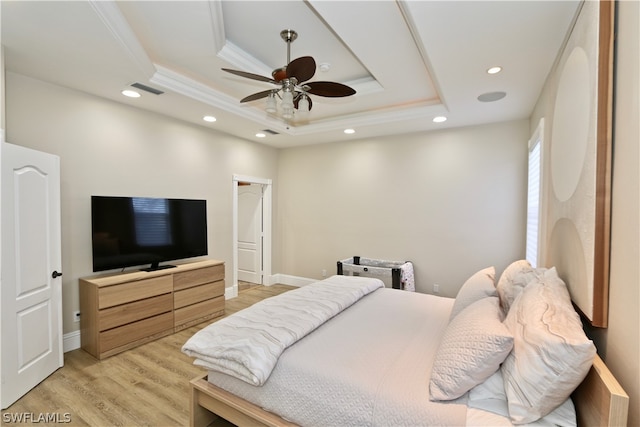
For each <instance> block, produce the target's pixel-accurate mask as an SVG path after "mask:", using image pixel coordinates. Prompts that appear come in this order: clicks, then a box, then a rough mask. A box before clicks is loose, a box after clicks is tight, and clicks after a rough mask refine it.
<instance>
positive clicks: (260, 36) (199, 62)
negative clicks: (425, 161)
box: [1, 0, 581, 147]
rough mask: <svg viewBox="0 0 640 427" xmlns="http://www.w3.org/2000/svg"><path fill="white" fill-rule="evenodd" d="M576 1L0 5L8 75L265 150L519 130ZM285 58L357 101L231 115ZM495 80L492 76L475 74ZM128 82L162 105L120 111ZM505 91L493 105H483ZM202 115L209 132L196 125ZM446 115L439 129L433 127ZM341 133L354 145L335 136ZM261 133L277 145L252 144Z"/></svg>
mask: <svg viewBox="0 0 640 427" xmlns="http://www.w3.org/2000/svg"><path fill="white" fill-rule="evenodd" d="M580 4H581V2H580V1H578V0H574V1H539V0H535V1H477V0H476V1H466V2H463V1H451V0H449V1H393V0H378V1H366V0H358V1H356V0H354V1H327V0H307V1H302V0H289V1H264V0H263V1H237V0H236V1H222V2H221V1H120V2H116V1H111V0H100V1H64V2H57V1H44V2H34V1H2V3H1V7H2V9H1V16H2V45H3V46H4V54H5V67H6V69H7V70H8V71H11V72H16V73H20V74H24V75H27V76H31V77H34V78H37V79H40V80H44V81H49V82H52V83H55V84H58V85H61V86H65V87H69V88H72V89H77V90H80V91H83V92H87V93H90V94H94V95H97V96H100V97H104V98H108V99H112V100H114V101H117V102H121V103H125V104H129V105H133V106H137V107H140V108H143V109H148V110H151V111H155V112H158V113H161V114H165V115H167V116H172V117H176V118H179V119H181V120H185V121H188V122H192V123H197V124H198V125H202V126H206V127H210V128H212V129H217V130H220V131H222V132H226V133H229V134H232V135H236V136H238V137H241V138H245V139H248V140H253V141H257V142H260V143H264V144H268V145H271V146H274V147H289V146H297V145H304V144H314V143H322V142H329V141H340V140H348V139H356V138H358V139H359V138H363V137H370V136H376V135H389V134H399V133H405V132H416V131H425V130H433V129H441V128H446V127H459V126H467V125H474V124H482V123H491V122H499V121H505V120H513V119H521V118H527V117H529V115H530V114H531V111H532V109H533V107H534V104H535V102H536V100H537V98H538V95H539V93H540V90H541V88H542V86H543V84H544V81H545V79H546V77H547V74H548V73H549V70H550V69H551V67H552V65H553V63H554V61H555V59H556V56H557V55H558V52H559V50H560V48H561V47H562V44H563V42H564V40H565V37H566V35H567V32H568V30H569V28H570V26H571V23H572V22H573V19H574V16H575V14H576V11H577V10H578V8H579V5H580ZM287 28H290V29H294V30H296V31H297V32H298V34H299V35H298V39H297V40H296V41H295V42H293V43H292V45H291V59H295V58H298V57H300V56H306V55H310V56H313V57H314V58H315V60H316V63H317V64H318V65H320V64H323V63H327V64H329V65H330V70H329V71H327V72H323V71H320V70H319V69H318V70H317V71H316V75H315V76H314V77H313V78H312V79H311V81H314V80H329V81H336V82H340V83H343V84H346V85H349V86H351V87H353V88H354V89H355V90H356V91H357V93H356V94H355V95H353V96H351V97H346V98H324V97H319V96H312V99H313V109H312V111H311V112H310V114H309V117H308V120H306V121H302V120H293V121H292V122H291V123H286V122H285V121H284V120H283V119H281V118H278V117H276V116H271V115H268V114H267V113H266V112H265V111H264V102H265V101H264V99H261V100H258V101H253V102H249V103H244V104H240V102H239V100H240V99H241V98H244V97H245V96H247V95H250V94H252V93H255V92H260V91H263V90H267V89H270V88H272V87H273V86H271V85H270V84H269V83H264V82H260V81H255V80H250V79H246V78H242V77H238V76H235V75H232V74H229V73H225V72H223V71H221V70H220V68H223V67H225V68H232V69H236V70H242V71H246V72H250V73H254V74H259V75H263V76H266V77H270V76H271V71H272V70H273V69H275V68H279V67H282V66H284V65H286V59H287V48H286V44H285V43H284V42H283V41H282V39H281V38H280V31H281V30H283V29H287ZM494 65H500V66H502V67H503V71H502V72H501V73H499V74H497V75H488V74H487V73H486V70H487V69H488V68H489V67H491V66H494ZM134 82H139V83H142V84H145V85H147V86H151V87H153V88H156V89H160V90H162V91H164V92H165V93H164V94H162V95H153V94H150V93H147V92H142V93H143V95H142V97H141V98H138V99H130V98H125V97H124V96H122V95H121V94H120V92H121V90H122V89H124V88H125V87H127V86H128V85H130V84H131V83H134ZM494 91H504V92H506V94H507V95H506V97H504V98H503V99H501V100H499V101H496V102H489V103H487V102H480V101H478V99H477V97H478V96H479V95H481V94H483V93H487V92H494ZM204 115H213V116H215V117H216V118H217V121H216V122H215V123H206V122H204V121H202V117H203V116H204ZM438 115H445V116H447V117H448V120H447V121H446V122H445V123H440V124H436V123H433V122H432V119H433V117H435V116H438ZM345 128H353V129H355V130H356V133H355V134H353V135H345V134H344V133H343V130H344V129H345ZM264 129H270V130H272V131H275V132H277V133H278V134H277V135H268V136H267V137H266V138H262V139H260V138H257V137H256V136H255V134H256V133H257V132H259V131H261V130H264Z"/></svg>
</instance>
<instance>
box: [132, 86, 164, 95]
mask: <svg viewBox="0 0 640 427" xmlns="http://www.w3.org/2000/svg"><path fill="white" fill-rule="evenodd" d="M131 87H135V88H136V89H140V90H144V91H145V92H149V93H152V94H154V95H162V94H163V93H164V92H163V91H161V90H158V89H155V88H152V87H149V86H147V85H143V84H142V83H132V84H131Z"/></svg>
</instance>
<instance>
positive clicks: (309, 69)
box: [287, 56, 316, 83]
mask: <svg viewBox="0 0 640 427" xmlns="http://www.w3.org/2000/svg"><path fill="white" fill-rule="evenodd" d="M315 73H316V61H315V59H313V58H312V57H310V56H301V57H300V58H297V59H294V60H293V61H291V62H290V63H289V65H287V78H288V79H289V78H291V77H295V78H296V80H298V83H302V82H306V81H307V80H309V79H310V78H311V77H313V75H314V74H315Z"/></svg>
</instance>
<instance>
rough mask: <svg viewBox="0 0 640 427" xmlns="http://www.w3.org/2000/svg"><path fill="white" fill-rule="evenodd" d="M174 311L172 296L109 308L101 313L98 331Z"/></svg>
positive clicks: (165, 295) (167, 295)
mask: <svg viewBox="0 0 640 427" xmlns="http://www.w3.org/2000/svg"><path fill="white" fill-rule="evenodd" d="M172 309H173V301H172V297H171V294H164V295H159V296H157V297H151V298H146V299H143V300H139V301H135V302H130V303H128V304H121V305H116V306H115V307H109V308H106V309H104V310H100V311H99V313H98V330H100V331H106V330H107V329H111V328H115V327H117V326H121V325H126V324H127V323H131V322H135V321H138V320H142V319H146V318H147V317H152V316H156V315H158V314H162V313H167V312H170V311H171V310H172Z"/></svg>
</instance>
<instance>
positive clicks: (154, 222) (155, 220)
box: [133, 198, 172, 246]
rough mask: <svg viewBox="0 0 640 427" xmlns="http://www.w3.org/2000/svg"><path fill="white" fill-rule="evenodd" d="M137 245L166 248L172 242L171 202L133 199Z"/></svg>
mask: <svg viewBox="0 0 640 427" xmlns="http://www.w3.org/2000/svg"><path fill="white" fill-rule="evenodd" d="M133 214H134V216H135V228H136V243H137V244H138V245H140V246H166V245H170V244H171V243H172V242H171V224H170V222H169V201H168V200H167V199H146V198H133Z"/></svg>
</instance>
